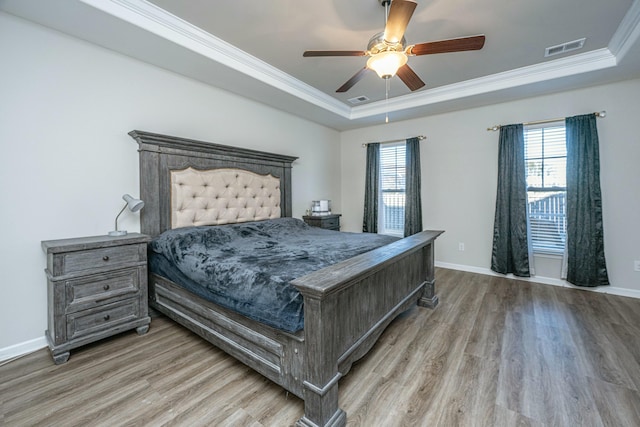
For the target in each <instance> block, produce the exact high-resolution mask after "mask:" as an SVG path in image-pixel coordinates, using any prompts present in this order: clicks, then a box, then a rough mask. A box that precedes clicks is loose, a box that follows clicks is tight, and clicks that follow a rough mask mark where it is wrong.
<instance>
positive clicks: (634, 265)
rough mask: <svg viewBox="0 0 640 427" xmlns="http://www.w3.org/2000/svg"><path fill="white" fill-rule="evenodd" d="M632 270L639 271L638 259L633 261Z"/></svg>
mask: <svg viewBox="0 0 640 427" xmlns="http://www.w3.org/2000/svg"><path fill="white" fill-rule="evenodd" d="M633 270H634V271H640V260H635V261H633Z"/></svg>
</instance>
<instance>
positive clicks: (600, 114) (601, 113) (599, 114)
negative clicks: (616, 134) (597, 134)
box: [596, 110, 607, 119]
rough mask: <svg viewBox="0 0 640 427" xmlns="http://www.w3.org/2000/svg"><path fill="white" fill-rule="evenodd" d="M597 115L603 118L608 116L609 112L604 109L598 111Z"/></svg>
mask: <svg viewBox="0 0 640 427" xmlns="http://www.w3.org/2000/svg"><path fill="white" fill-rule="evenodd" d="M596 117H600V118H601V119H604V118H605V117H607V112H606V111H604V110H602V111H599V112H597V113H596Z"/></svg>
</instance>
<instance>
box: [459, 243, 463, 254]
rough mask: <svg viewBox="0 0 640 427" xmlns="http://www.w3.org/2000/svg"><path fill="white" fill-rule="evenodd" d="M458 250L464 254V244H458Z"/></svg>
mask: <svg viewBox="0 0 640 427" xmlns="http://www.w3.org/2000/svg"><path fill="white" fill-rule="evenodd" d="M458 250H459V251H460V252H464V243H462V242H460V243H458Z"/></svg>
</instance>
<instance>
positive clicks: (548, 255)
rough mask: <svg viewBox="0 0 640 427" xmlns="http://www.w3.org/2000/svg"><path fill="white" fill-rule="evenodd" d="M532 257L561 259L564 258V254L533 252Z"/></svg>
mask: <svg viewBox="0 0 640 427" xmlns="http://www.w3.org/2000/svg"><path fill="white" fill-rule="evenodd" d="M533 256H536V257H540V258H551V259H562V257H563V256H564V252H551V251H544V252H537V251H533Z"/></svg>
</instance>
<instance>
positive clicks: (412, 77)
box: [396, 64, 424, 92]
mask: <svg viewBox="0 0 640 427" xmlns="http://www.w3.org/2000/svg"><path fill="white" fill-rule="evenodd" d="M396 75H397V76H398V77H400V80H402V81H403V82H404V84H406V85H407V87H408V88H409V89H410V90H411V91H412V92H413V91H414V90H418V89H420V88H421V87H423V86H424V82H423V81H422V80H421V79H420V77H418V75H417V74H416V73H415V72H414V71H413V69H411V67H409V65H407V64H404V65H403V66H402V67H400V68H398V72H397V73H396Z"/></svg>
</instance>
